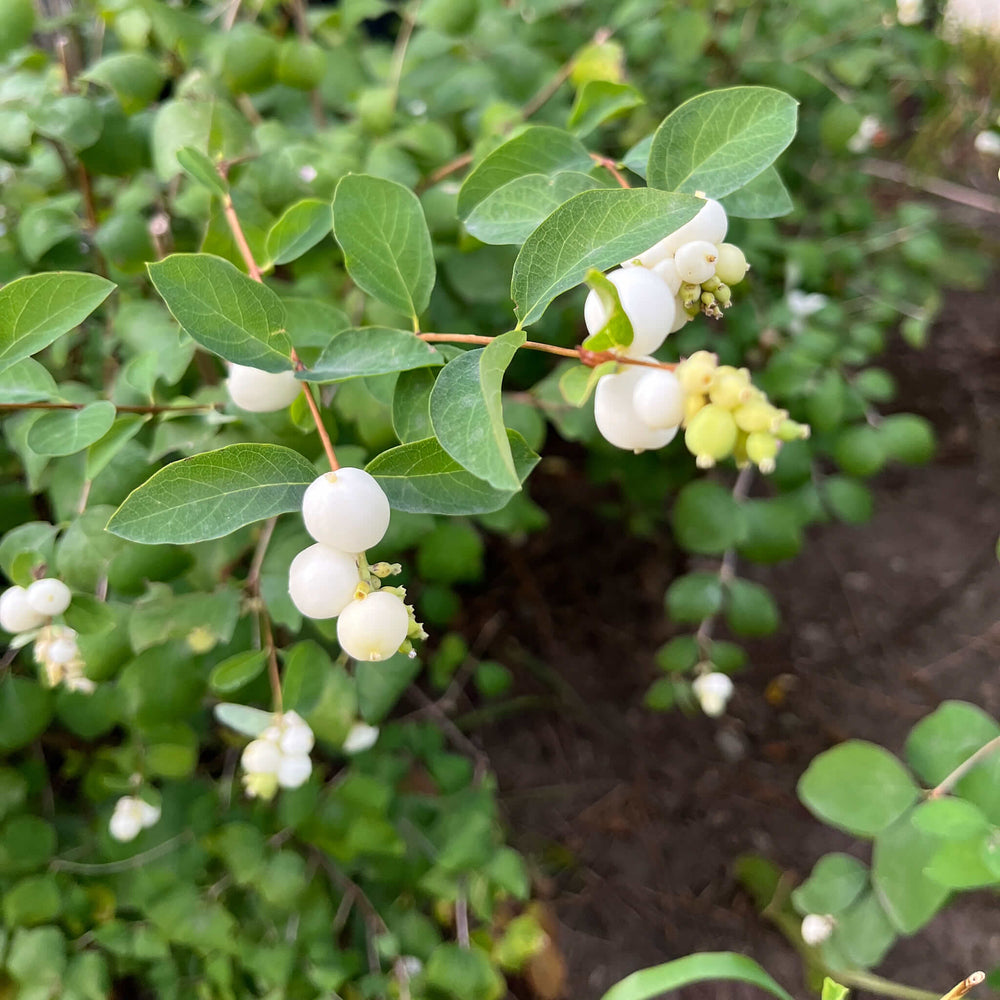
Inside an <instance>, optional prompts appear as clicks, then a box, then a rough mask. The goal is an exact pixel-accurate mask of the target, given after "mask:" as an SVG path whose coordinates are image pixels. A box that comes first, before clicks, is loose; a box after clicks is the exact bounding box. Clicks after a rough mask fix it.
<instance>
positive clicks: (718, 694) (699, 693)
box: [691, 673, 733, 718]
mask: <svg viewBox="0 0 1000 1000" xmlns="http://www.w3.org/2000/svg"><path fill="white" fill-rule="evenodd" d="M691 687H692V689H693V690H694V694H695V697H696V698H697V699H698V703H699V704H700V705H701V710H702V711H703V712H704V713H705V714H706V715H710V716H712V717H713V718H716V717H718V716H720V715H722V713H723V712H724V711H725V710H726V704H727V703H728V701H729V699H730V698H731V697H732V694H733V682H732V681H731V680H730V679H729V677H728V676H727V675H726V674H720V673H710V674H701V676H699V677H696V678H695V679H694V680H693V681H692V682H691Z"/></svg>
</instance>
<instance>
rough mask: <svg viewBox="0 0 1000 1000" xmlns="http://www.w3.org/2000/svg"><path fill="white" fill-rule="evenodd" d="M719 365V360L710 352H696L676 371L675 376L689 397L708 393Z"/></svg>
mask: <svg viewBox="0 0 1000 1000" xmlns="http://www.w3.org/2000/svg"><path fill="white" fill-rule="evenodd" d="M718 364H719V359H718V358H717V357H716V356H715V355H714V354H712V353H711V352H710V351H695V352H694V354H692V355H691V356H690V357H689V358H685V359H684V360H683V361H682V362H681V363H680V364H679V365H678V366H677V367H676V368H675V369H674V374H675V375H676V376H677V378H678V379H679V380H680V383H681V386H682V387H683V389H684V391H685V392H686V393H688V394H689V395H692V394H694V393H701V392H708V390H709V387H710V386H711V384H712V379H713V378H714V377H715V370H716V368H717V367H718Z"/></svg>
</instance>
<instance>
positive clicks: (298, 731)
mask: <svg viewBox="0 0 1000 1000" xmlns="http://www.w3.org/2000/svg"><path fill="white" fill-rule="evenodd" d="M281 722H282V726H281V735H280V736H279V737H278V746H279V747H280V749H281V752H282V753H283V754H285V755H286V756H291V757H295V756H299V755H301V754H307V753H309V751H310V750H312V748H313V744H314V743H315V742H316V740H315V737H314V736H313V731H312V730H311V729H310V728H309V724H308V723H307V722H306V721H305V720H304V719H303V718H302V717H301V716H300V715H299V714H298V713H297V712H285V714H284V715H283V716H282V719H281Z"/></svg>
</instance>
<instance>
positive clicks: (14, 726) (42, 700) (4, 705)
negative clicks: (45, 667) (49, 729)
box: [0, 673, 52, 753]
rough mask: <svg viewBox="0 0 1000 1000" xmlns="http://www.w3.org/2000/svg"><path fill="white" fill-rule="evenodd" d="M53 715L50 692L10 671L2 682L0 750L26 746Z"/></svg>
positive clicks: (41, 730) (0, 690)
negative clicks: (12, 674) (14, 675)
mask: <svg viewBox="0 0 1000 1000" xmlns="http://www.w3.org/2000/svg"><path fill="white" fill-rule="evenodd" d="M51 718H52V696H51V693H50V692H49V691H46V690H45V689H44V688H42V687H40V686H39V685H38V684H36V683H35V682H34V681H30V680H28V679H27V678H25V677H12V676H11V675H10V673H8V674H7V676H6V677H5V678H4V679H3V680H2V681H0V751H3V752H4V753H6V752H8V751H10V750H19V749H20V748H21V747H23V746H26V745H27V744H29V743H30V742H31V741H32V740H33V739H35V737H36V736H38V735H39V734H40V733H42V732H43V731H44V729H45V727H46V726H47V725H48V724H49V719H51Z"/></svg>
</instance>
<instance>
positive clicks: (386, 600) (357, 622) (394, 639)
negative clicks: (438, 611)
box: [337, 590, 410, 660]
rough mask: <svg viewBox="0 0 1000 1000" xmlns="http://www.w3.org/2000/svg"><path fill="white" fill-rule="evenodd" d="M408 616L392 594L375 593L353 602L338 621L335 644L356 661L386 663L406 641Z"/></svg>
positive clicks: (377, 591) (381, 591) (400, 602)
mask: <svg viewBox="0 0 1000 1000" xmlns="http://www.w3.org/2000/svg"><path fill="white" fill-rule="evenodd" d="M409 629H410V614H409V612H408V611H407V610H406V605H405V604H404V603H403V602H402V600H400V598H399V597H397V596H396V595H395V594H390V593H387V592H386V591H384V590H376V591H373V592H372V593H370V594H367V595H366V596H365V597H362V598H361V599H360V600H357V601H352V602H351V603H350V604H348V605H347V607H346V608H344V610H343V612H341V615H340V618H338V619H337V642H339V643H340V648H341V649H343V650H344V652H345V653H347V655H348V656H353V657H354V659H355V660H388V659H389V657H390V656H392V655H393V653H395V652H396V651H397V650H398V649H399V647H400V646H401V645H402V644H403V642H404V640H405V639H406V633H407V632H408V631H409Z"/></svg>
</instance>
